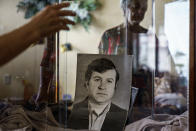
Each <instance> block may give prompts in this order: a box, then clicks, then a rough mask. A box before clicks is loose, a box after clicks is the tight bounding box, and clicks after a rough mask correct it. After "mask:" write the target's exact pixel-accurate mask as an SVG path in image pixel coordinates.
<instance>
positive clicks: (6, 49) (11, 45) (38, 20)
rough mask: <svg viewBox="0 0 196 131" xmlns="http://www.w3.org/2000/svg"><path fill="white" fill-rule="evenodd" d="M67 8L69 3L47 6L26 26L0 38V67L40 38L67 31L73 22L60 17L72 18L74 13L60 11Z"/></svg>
mask: <svg viewBox="0 0 196 131" xmlns="http://www.w3.org/2000/svg"><path fill="white" fill-rule="evenodd" d="M68 6H69V3H62V4H58V5H51V6H48V7H46V8H45V9H44V10H43V11H41V12H39V13H38V14H37V15H35V16H34V17H33V18H32V20H31V21H30V22H29V23H27V24H26V25H24V26H22V27H20V28H18V29H16V30H14V31H12V32H10V33H7V34H5V35H2V36H0V66H2V65H3V64H5V63H7V62H8V61H10V60H11V59H13V58H14V57H16V56H17V55H19V54H20V53H21V52H22V51H24V50H25V49H27V48H28V47H29V46H30V45H31V44H32V43H34V42H36V41H38V40H40V39H41V38H43V37H45V36H48V35H49V34H51V33H55V32H57V31H59V30H61V29H64V30H69V28H68V27H67V24H74V22H72V21H70V20H68V19H65V18H62V17H63V16H74V15H75V13H73V12H71V11H65V10H61V9H62V8H65V7H68Z"/></svg>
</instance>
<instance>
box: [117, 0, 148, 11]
mask: <svg viewBox="0 0 196 131" xmlns="http://www.w3.org/2000/svg"><path fill="white" fill-rule="evenodd" d="M146 1H147V0H146ZM132 2H133V0H120V7H121V8H122V9H123V12H124V13H125V11H126V8H127V6H128V5H130V4H132Z"/></svg>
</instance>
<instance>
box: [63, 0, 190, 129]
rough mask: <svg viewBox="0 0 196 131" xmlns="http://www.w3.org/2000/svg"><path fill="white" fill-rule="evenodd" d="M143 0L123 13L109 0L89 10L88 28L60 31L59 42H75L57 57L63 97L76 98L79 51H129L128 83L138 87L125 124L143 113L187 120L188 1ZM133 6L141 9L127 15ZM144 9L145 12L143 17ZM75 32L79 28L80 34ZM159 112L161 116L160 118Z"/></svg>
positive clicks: (136, 119) (141, 116)
mask: <svg viewBox="0 0 196 131" xmlns="http://www.w3.org/2000/svg"><path fill="white" fill-rule="evenodd" d="M141 1H142V4H140V1H137V2H136V1H134V0H133V1H132V2H133V3H134V2H135V3H134V4H130V3H129V2H127V3H126V2H125V8H124V13H123V10H122V8H119V6H120V5H119V3H115V4H114V5H111V4H109V2H110V1H107V2H106V3H108V4H106V6H104V7H103V8H102V9H101V10H100V11H97V12H96V13H94V14H93V15H95V18H96V21H95V23H94V24H93V25H92V26H91V27H90V29H89V32H88V33H86V32H83V31H81V27H78V26H76V27H73V30H72V31H71V32H67V33H62V34H61V37H60V39H61V41H62V42H70V43H71V44H72V45H73V50H72V51H67V52H65V53H64V54H62V55H61V56H60V57H61V58H62V61H61V62H62V64H60V69H61V70H62V71H60V72H61V77H60V79H61V82H60V83H62V85H64V86H63V87H64V88H63V89H62V90H64V91H62V92H61V93H62V96H64V95H65V94H70V95H71V96H72V97H71V99H72V100H74V95H75V94H74V93H75V92H74V91H75V90H73V89H74V88H75V86H76V85H75V83H76V82H75V81H76V76H77V75H76V59H77V53H93V54H98V53H99V54H107V55H127V54H133V55H134V61H133V74H132V75H133V78H132V87H136V92H137V91H138V92H137V96H136V99H135V101H132V103H131V104H133V107H132V109H131V110H130V112H129V117H128V121H127V124H131V123H132V124H134V122H137V121H139V120H144V118H146V117H150V118H152V120H156V121H166V119H165V118H164V117H166V114H167V115H169V116H173V115H178V116H183V115H185V116H186V123H188V118H187V115H186V113H187V101H188V100H187V92H188V81H189V80H188V76H189V70H188V69H189V1H160V0H157V1H151V0H148V2H147V3H148V4H147V5H146V6H145V2H144V1H143V0H141ZM111 8H115V9H118V10H117V11H116V10H115V11H114V10H112V9H111ZM145 8H146V11H145ZM139 9H140V10H139ZM137 10H139V11H138V12H139V13H140V14H137V13H136V15H135V16H134V14H132V15H133V17H129V16H130V14H131V12H134V11H135V12H137ZM104 11H105V12H104ZM118 11H121V14H119V12H118ZM102 12H104V13H102ZM179 12H180V13H179ZM99 13H102V16H100V14H99ZM142 13H145V15H144V18H142ZM114 17H116V18H115V20H113V19H114ZM101 21H104V22H103V23H102V22H101ZM131 22H138V23H139V24H140V25H141V26H131V25H132V24H133V23H131ZM99 24H102V25H103V27H104V28H103V27H101V26H98V25H99ZM142 27H143V28H142ZM179 27H181V28H179ZM77 32H81V33H80V35H77ZM110 43H111V46H110ZM63 70H65V71H63ZM63 72H66V73H65V74H64V73H63ZM62 76H63V78H62ZM63 79H66V82H65V81H64V80H63ZM134 91H135V90H134ZM134 91H133V92H134ZM132 95H133V94H132ZM65 96H66V95H65ZM61 98H64V97H61ZM132 98H133V96H132ZM183 113H184V114H183ZM157 114H162V115H165V116H163V117H159V115H157ZM187 128H188V127H187Z"/></svg>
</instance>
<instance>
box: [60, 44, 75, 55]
mask: <svg viewBox="0 0 196 131" xmlns="http://www.w3.org/2000/svg"><path fill="white" fill-rule="evenodd" d="M71 50H72V46H71V43H65V44H62V45H61V52H62V53H64V52H65V51H71Z"/></svg>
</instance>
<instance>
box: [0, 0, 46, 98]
mask: <svg viewBox="0 0 196 131" xmlns="http://www.w3.org/2000/svg"><path fill="white" fill-rule="evenodd" d="M19 1H20V0H0V35H1V34H4V33H6V32H9V31H11V30H13V29H16V28H18V27H19V26H21V25H23V24H25V23H26V22H28V20H25V19H24V18H23V15H24V14H23V13H17V8H16V5H17V3H18V2H19ZM29 35H30V34H29ZM42 50H43V46H40V45H38V46H35V47H29V49H27V50H26V51H25V52H23V53H21V54H20V55H19V56H17V57H16V58H15V59H13V60H12V61H11V62H9V63H7V64H6V65H4V66H3V67H0V98H5V97H17V98H23V90H24V87H23V85H22V84H21V79H18V77H24V79H25V80H27V81H29V82H30V83H31V84H32V90H33V91H35V92H36V90H37V87H38V84H39V64H40V60H41V57H42ZM6 74H9V75H10V76H11V84H9V85H6V84H4V81H3V78H4V76H5V75H6ZM35 87H36V88H35Z"/></svg>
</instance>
